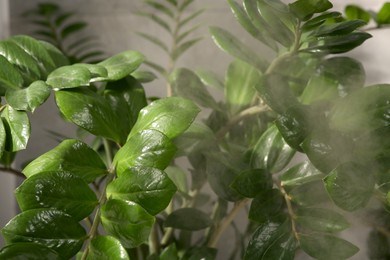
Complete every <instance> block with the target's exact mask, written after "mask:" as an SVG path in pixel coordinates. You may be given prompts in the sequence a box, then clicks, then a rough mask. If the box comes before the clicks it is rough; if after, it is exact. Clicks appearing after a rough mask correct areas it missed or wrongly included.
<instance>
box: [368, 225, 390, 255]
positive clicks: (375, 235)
mask: <svg viewBox="0 0 390 260" xmlns="http://www.w3.org/2000/svg"><path fill="white" fill-rule="evenodd" d="M367 244H368V254H367V255H368V257H369V258H370V259H386V257H389V255H390V250H389V240H388V238H387V236H386V235H385V234H383V233H382V232H380V231H379V230H371V231H370V233H369V234H368V238H367Z"/></svg>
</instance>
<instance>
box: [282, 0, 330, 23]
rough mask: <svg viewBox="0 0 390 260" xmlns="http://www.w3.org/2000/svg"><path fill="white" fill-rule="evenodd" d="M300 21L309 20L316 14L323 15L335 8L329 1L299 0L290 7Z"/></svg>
mask: <svg viewBox="0 0 390 260" xmlns="http://www.w3.org/2000/svg"><path fill="white" fill-rule="evenodd" d="M288 6H289V8H290V11H291V12H293V13H294V14H295V15H296V16H297V17H298V18H299V19H300V20H303V21H305V20H307V19H308V18H310V17H311V16H312V15H313V14H315V13H322V12H324V11H326V10H328V9H330V8H332V7H333V5H332V3H331V2H329V1H328V0H309V1H308V0H298V1H295V2H293V3H291V4H289V5H288Z"/></svg>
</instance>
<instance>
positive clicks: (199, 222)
mask: <svg viewBox="0 0 390 260" xmlns="http://www.w3.org/2000/svg"><path fill="white" fill-rule="evenodd" d="M212 223H213V222H212V220H211V219H210V217H209V216H208V215H207V214H206V213H204V212H203V211H200V210H198V209H195V208H181V209H178V210H175V211H174V212H172V213H171V214H170V215H168V217H167V219H166V220H165V222H164V226H165V227H171V228H176V229H182V230H188V231H196V230H201V229H205V228H208V227H210V226H211V225H212Z"/></svg>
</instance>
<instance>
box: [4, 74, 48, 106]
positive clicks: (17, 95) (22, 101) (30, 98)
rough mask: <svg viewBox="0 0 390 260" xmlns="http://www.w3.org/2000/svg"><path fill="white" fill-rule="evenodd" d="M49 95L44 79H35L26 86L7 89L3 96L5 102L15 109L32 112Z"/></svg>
mask: <svg viewBox="0 0 390 260" xmlns="http://www.w3.org/2000/svg"><path fill="white" fill-rule="evenodd" d="M49 96H50V88H49V86H48V85H46V83H45V82H44V81H35V82H34V83H32V84H31V85H30V86H28V87H27V88H23V89H10V90H8V91H7V92H6V95H5V98H6V100H7V103H8V104H9V105H10V106H11V107H13V108H14V109H16V110H24V111H31V112H34V110H35V109H36V108H37V107H39V106H40V105H42V104H43V103H44V102H45V101H46V100H47V98H48V97H49Z"/></svg>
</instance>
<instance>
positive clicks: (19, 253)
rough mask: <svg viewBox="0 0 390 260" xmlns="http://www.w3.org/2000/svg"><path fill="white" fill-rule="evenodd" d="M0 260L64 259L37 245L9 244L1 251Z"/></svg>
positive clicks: (54, 252)
mask: <svg viewBox="0 0 390 260" xmlns="http://www.w3.org/2000/svg"><path fill="white" fill-rule="evenodd" d="M0 259H7V260H17V259H29V260H41V259H51V260H61V259H62V257H61V256H60V255H59V254H58V253H57V252H56V251H54V250H52V249H50V248H48V247H46V246H44V245H41V244H37V243H15V244H9V245H7V246H5V247H3V248H2V249H1V250H0Z"/></svg>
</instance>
